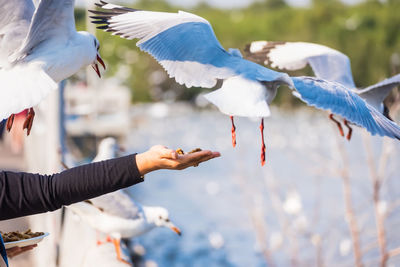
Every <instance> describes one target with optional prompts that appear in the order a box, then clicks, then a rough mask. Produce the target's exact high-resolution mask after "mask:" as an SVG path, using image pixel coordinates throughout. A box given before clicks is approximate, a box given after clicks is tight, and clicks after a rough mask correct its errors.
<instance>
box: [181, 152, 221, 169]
mask: <svg viewBox="0 0 400 267" xmlns="http://www.w3.org/2000/svg"><path fill="white" fill-rule="evenodd" d="M220 156H221V154H220V153H219V152H212V151H209V150H205V151H200V152H195V153H192V154H186V155H179V161H180V164H179V169H185V168H187V167H191V166H197V165H198V164H199V163H201V162H205V161H208V160H210V159H213V158H216V157H220Z"/></svg>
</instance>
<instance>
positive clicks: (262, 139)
mask: <svg viewBox="0 0 400 267" xmlns="http://www.w3.org/2000/svg"><path fill="white" fill-rule="evenodd" d="M260 130H261V142H262V145H261V166H264V165H265V150H266V148H265V142H264V118H262V119H261V124H260Z"/></svg>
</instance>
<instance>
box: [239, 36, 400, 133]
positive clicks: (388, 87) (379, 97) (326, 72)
mask: <svg viewBox="0 0 400 267" xmlns="http://www.w3.org/2000/svg"><path fill="white" fill-rule="evenodd" d="M245 51H246V53H247V58H248V59H250V60H253V61H255V62H258V63H260V64H265V65H267V66H271V67H274V68H278V69H281V70H289V71H293V70H299V69H302V68H304V67H306V65H307V64H309V65H310V66H311V68H312V70H313V71H314V73H315V76H316V77H318V78H321V79H324V80H328V81H333V82H337V83H340V84H342V85H344V86H345V87H346V88H348V89H349V90H351V91H352V92H353V93H355V94H357V95H358V96H360V97H361V98H363V99H364V100H365V101H366V102H367V103H368V104H369V105H370V106H372V107H373V108H375V109H376V110H378V111H379V112H381V113H382V114H383V115H385V116H386V117H387V118H389V119H390V120H392V119H391V118H390V116H389V109H388V107H387V106H386V105H384V103H383V101H384V99H385V98H386V97H387V96H388V94H389V93H390V92H391V91H392V89H393V88H395V87H396V86H398V85H399V84H400V74H397V75H395V76H393V77H391V78H388V79H385V80H383V81H381V82H379V83H377V84H374V85H371V86H369V87H367V88H364V89H357V88H356V85H355V83H354V80H353V75H352V72H351V66H350V59H349V58H348V57H347V56H346V55H345V54H343V53H341V52H339V51H337V50H335V49H332V48H330V47H327V46H324V45H320V44H313V43H305V42H268V41H257V42H252V43H251V44H249V45H247V46H246V49H245ZM329 117H330V119H331V120H333V121H334V122H335V123H336V124H337V126H338V128H339V131H340V134H341V135H342V136H344V131H343V128H342V125H341V123H340V122H339V121H338V120H336V119H335V118H334V117H333V114H330V115H329ZM344 125H346V126H347V127H348V134H347V139H348V140H350V139H351V135H352V128H351V127H350V125H349V122H348V121H347V120H346V119H344Z"/></svg>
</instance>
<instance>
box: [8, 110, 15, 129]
mask: <svg viewBox="0 0 400 267" xmlns="http://www.w3.org/2000/svg"><path fill="white" fill-rule="evenodd" d="M14 118H15V114H11V115H10V117H8V119H7V123H6V129H7V131H8V132H9V131H11V128H12V126H13V123H14Z"/></svg>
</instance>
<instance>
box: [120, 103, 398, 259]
mask: <svg viewBox="0 0 400 267" xmlns="http://www.w3.org/2000/svg"><path fill="white" fill-rule="evenodd" d="M132 113H133V129H132V133H131V134H130V136H129V139H128V147H129V149H130V150H131V152H133V151H135V152H141V151H145V150H147V149H148V148H149V147H151V146H152V145H156V144H163V145H166V146H168V147H170V148H174V149H176V148H178V147H180V148H182V149H183V150H184V151H190V150H191V149H194V148H196V147H200V148H202V149H211V150H214V151H220V152H221V154H222V157H221V158H219V159H215V160H212V161H210V162H207V163H203V164H201V165H200V166H199V167H198V168H190V169H187V170H185V171H158V172H154V173H151V174H149V175H147V176H146V180H145V182H144V183H142V184H140V185H137V186H134V187H132V188H131V189H130V190H129V191H130V193H131V195H132V196H133V198H134V199H136V200H138V201H139V202H141V203H142V204H145V205H154V206H157V205H160V206H164V207H166V208H168V210H169V211H170V217H171V219H172V220H173V221H174V222H175V223H176V224H177V225H178V226H179V227H180V228H181V229H182V231H183V236H182V237H178V236H176V235H175V234H174V233H173V232H172V231H169V230H168V229H156V230H154V231H152V232H150V233H149V234H147V235H145V236H143V237H141V238H139V239H137V242H139V243H140V244H142V245H143V246H144V247H145V249H146V252H147V253H146V256H145V258H146V259H147V260H151V261H154V262H156V263H157V264H158V266H266V265H267V263H266V260H265V255H267V257H268V258H269V260H270V261H271V262H273V263H275V264H277V265H278V266H287V265H290V263H291V262H292V263H296V262H297V263H298V264H300V266H311V265H316V260H317V252H318V251H320V252H318V253H320V258H321V259H322V261H323V262H324V263H325V264H327V265H328V266H332V264H334V265H335V266H342V265H343V266H352V265H353V256H352V251H351V246H350V249H349V246H348V244H349V240H350V235H349V231H348V226H347V223H346V220H345V216H344V214H345V213H344V204H343V194H342V191H343V190H342V180H341V178H340V172H339V171H340V170H341V166H343V160H342V157H341V156H340V154H339V152H338V144H341V145H343V146H344V149H345V151H346V153H348V155H349V161H348V164H349V166H350V168H349V172H350V177H351V184H352V190H353V200H354V209H355V210H356V214H357V218H358V222H359V226H360V230H361V233H362V234H361V236H362V245H363V247H362V248H363V249H365V254H364V260H365V262H366V263H367V265H369V263H371V264H372V265H371V264H370V266H374V262H375V260H378V259H379V253H378V252H379V250H378V248H377V245H376V231H375V226H374V213H373V207H372V193H371V192H372V189H371V188H372V186H371V181H370V177H369V170H368V167H367V166H368V165H367V161H366V152H365V149H364V144H363V138H362V132H363V130H361V129H359V128H356V127H354V128H355V129H354V135H353V139H352V141H351V142H348V141H346V140H345V139H344V138H341V137H340V138H337V136H336V135H338V131H337V129H336V128H335V127H334V125H333V123H331V122H330V121H329V119H328V118H327V117H328V116H327V114H326V113H324V112H312V109H304V110H296V111H292V112H282V111H279V110H278V109H273V110H272V117H271V118H268V119H266V121H265V127H266V129H265V138H266V143H267V164H266V166H265V167H261V166H260V150H261V147H260V132H259V121H258V120H257V121H252V120H249V119H246V118H236V121H235V122H236V129H237V131H236V133H237V143H238V145H237V147H236V148H235V149H234V148H232V145H231V133H230V129H231V125H230V120H229V117H227V116H224V115H223V114H221V113H219V112H217V111H210V110H196V109H194V108H192V107H190V106H187V105H184V104H177V105H174V106H173V105H164V104H155V105H143V106H135V107H134V109H133V111H132ZM371 140H372V144H373V151H374V156H375V159H376V161H378V160H379V158H380V154H381V148H382V143H383V140H384V139H383V138H378V137H373V138H371ZM386 141H388V140H386ZM389 147H390V148H392V150H391V154H390V158H389V160H388V163H387V167H386V168H385V170H386V172H385V173H386V179H385V184H384V186H383V188H382V196H383V198H384V200H385V201H386V202H382V203H383V204H382V207H383V208H384V207H385V205H386V204H385V203H388V204H390V205H389V206H390V207H391V208H392V210H391V211H390V214H388V218H387V222H386V226H387V229H386V230H387V236H388V247H389V249H390V248H395V247H398V246H400V239H399V238H400V236H399V234H398V231H396V228H397V227H398V225H399V223H400V220H399V219H400V213H399V208H398V206H396V205H395V204H396V201H398V200H399V196H400V195H399V192H400V183H399V179H400V174H399V173H398V172H397V168H398V166H399V163H400V157H399V151H400V145H399V142H395V141H394V142H391V141H390V143H389ZM386 206H387V205H386ZM371 243H372V244H373V246H372V248H371V249H368V250H367V248H368V247H369V245H371ZM350 244H351V243H350ZM265 245H266V246H265ZM263 249H264V252H266V253H262V250H263ZM390 262H391V263H400V259H399V258H396V257H394V258H393V259H391V261H390Z"/></svg>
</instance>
